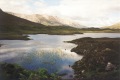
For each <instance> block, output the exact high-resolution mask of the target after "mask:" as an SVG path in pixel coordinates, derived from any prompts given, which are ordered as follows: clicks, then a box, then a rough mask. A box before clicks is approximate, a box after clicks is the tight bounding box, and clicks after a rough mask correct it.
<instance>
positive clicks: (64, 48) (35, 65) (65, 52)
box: [0, 33, 120, 79]
mask: <svg viewBox="0 0 120 80" xmlns="http://www.w3.org/2000/svg"><path fill="white" fill-rule="evenodd" d="M83 37H92V38H102V37H108V38H120V34H119V33H85V34H75V35H47V34H37V35H29V38H30V39H31V40H0V44H4V45H3V46H2V47H0V62H8V63H17V64H20V65H21V66H23V67H24V68H26V69H31V70H38V69H39V68H45V69H47V70H48V72H49V73H54V72H57V73H58V74H66V75H65V76H63V78H65V79H71V78H72V77H73V75H74V70H73V69H72V68H71V66H72V65H73V64H74V62H76V61H78V60H80V59H81V58H82V56H80V55H78V54H76V53H75V52H71V49H72V48H74V47H76V46H77V45H75V44H72V43H66V42H64V41H71V40H74V39H78V38H83Z"/></svg>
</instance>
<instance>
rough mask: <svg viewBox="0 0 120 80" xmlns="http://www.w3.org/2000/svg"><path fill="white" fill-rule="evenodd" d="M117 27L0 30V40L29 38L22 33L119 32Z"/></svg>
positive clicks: (50, 27) (51, 27)
mask: <svg viewBox="0 0 120 80" xmlns="http://www.w3.org/2000/svg"><path fill="white" fill-rule="evenodd" d="M119 32H120V30H119V29H116V30H115V29H77V28H72V27H67V26H66V27H65V26H57V27H55V26H54V27H53V26H49V27H42V28H41V27H37V28H35V27H34V28H33V29H32V28H31V29H30V30H21V29H14V30H9V29H8V30H3V31H1V32H0V40H29V38H28V36H23V34H51V35H72V34H82V33H119Z"/></svg>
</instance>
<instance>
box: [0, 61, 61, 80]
mask: <svg viewBox="0 0 120 80" xmlns="http://www.w3.org/2000/svg"><path fill="white" fill-rule="evenodd" d="M0 80H61V79H60V77H59V76H57V75H56V74H48V72H47V70H46V69H39V70H37V71H31V70H27V69H24V68H22V67H21V66H19V65H17V64H8V63H1V64H0Z"/></svg>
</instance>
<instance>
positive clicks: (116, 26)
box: [104, 22, 120, 29]
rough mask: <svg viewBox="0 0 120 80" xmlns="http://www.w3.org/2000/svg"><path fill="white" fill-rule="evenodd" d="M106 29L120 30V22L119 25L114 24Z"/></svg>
mask: <svg viewBox="0 0 120 80" xmlns="http://www.w3.org/2000/svg"><path fill="white" fill-rule="evenodd" d="M104 28H110V29H120V22H119V23H116V24H113V25H111V26H107V27H104Z"/></svg>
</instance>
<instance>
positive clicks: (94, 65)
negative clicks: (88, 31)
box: [71, 38, 120, 80]
mask: <svg viewBox="0 0 120 80" xmlns="http://www.w3.org/2000/svg"><path fill="white" fill-rule="evenodd" d="M71 42H72V43H75V44H77V45H78V46H77V47H76V48H74V49H72V51H75V52H76V53H78V54H80V55H83V58H82V59H81V60H79V61H77V62H76V63H75V64H74V65H73V66H72V68H73V69H74V70H75V80H120V38H115V39H113V38H82V39H77V40H73V41H71Z"/></svg>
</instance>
